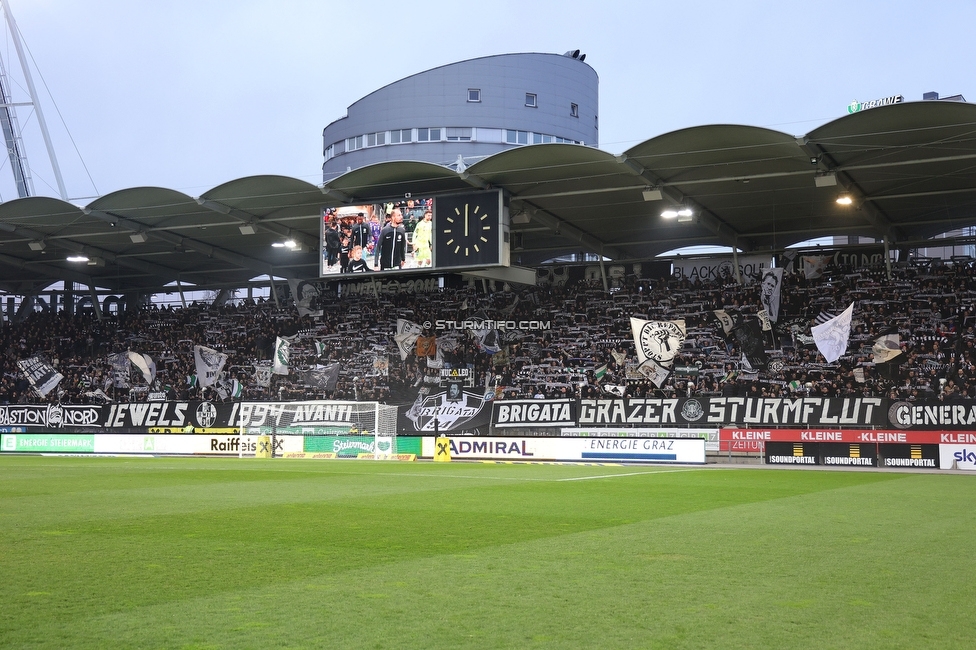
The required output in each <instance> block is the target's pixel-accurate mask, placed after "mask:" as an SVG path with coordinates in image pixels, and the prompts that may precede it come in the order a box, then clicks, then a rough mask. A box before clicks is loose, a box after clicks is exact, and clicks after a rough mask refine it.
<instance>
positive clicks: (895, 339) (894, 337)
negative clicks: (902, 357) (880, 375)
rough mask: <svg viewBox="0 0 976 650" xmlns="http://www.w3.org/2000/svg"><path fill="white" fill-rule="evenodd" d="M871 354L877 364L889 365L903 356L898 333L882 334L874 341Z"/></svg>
mask: <svg viewBox="0 0 976 650" xmlns="http://www.w3.org/2000/svg"><path fill="white" fill-rule="evenodd" d="M871 352H872V355H873V361H874V362H875V363H887V362H888V361H891V360H892V359H894V358H895V357H897V356H898V355H899V354H901V337H900V336H899V335H898V333H897V332H893V333H891V334H882V335H881V336H879V337H878V338H876V339H875V340H874V345H873V346H872V347H871Z"/></svg>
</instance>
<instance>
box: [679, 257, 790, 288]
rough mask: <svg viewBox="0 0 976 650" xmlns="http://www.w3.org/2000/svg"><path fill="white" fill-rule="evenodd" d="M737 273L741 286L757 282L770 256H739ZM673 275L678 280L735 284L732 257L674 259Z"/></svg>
mask: <svg viewBox="0 0 976 650" xmlns="http://www.w3.org/2000/svg"><path fill="white" fill-rule="evenodd" d="M738 260H739V272H740V273H741V274H742V282H743V284H753V283H754V282H757V281H758V278H759V277H760V276H761V274H762V273H763V271H765V270H766V269H767V268H769V265H770V262H772V256H771V255H739V257H738ZM672 264H673V268H674V271H673V274H674V277H675V278H676V279H678V280H682V279H687V280H691V281H695V280H701V281H702V282H715V281H722V282H735V280H736V277H735V276H736V273H735V260H734V259H733V258H732V257H722V256H715V257H709V258H701V259H676V260H674V261H673V262H672Z"/></svg>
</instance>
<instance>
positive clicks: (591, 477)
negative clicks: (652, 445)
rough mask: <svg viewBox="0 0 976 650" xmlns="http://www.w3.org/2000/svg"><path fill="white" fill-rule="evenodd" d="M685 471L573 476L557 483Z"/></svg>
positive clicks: (672, 472) (684, 470) (560, 479)
mask: <svg viewBox="0 0 976 650" xmlns="http://www.w3.org/2000/svg"><path fill="white" fill-rule="evenodd" d="M689 471H691V470H687V469H661V470H657V471H654V472H628V473H626V474H601V475H599V476H575V477H573V478H558V479H556V480H557V481H589V480H590V479H594V478H617V477H618V476H640V475H642V474H674V473H676V472H689Z"/></svg>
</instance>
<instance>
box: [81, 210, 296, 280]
mask: <svg viewBox="0 0 976 650" xmlns="http://www.w3.org/2000/svg"><path fill="white" fill-rule="evenodd" d="M85 214H90V215H91V216H93V217H97V218H98V219H102V220H103V221H108V222H114V223H115V224H116V225H118V226H121V227H123V228H125V229H127V230H131V231H133V232H142V233H146V234H147V235H149V236H150V237H154V238H156V239H160V240H162V241H164V242H166V243H168V244H172V245H173V246H182V247H183V248H188V249H190V250H193V251H196V252H197V253H201V254H203V255H206V256H207V257H213V258H216V259H219V260H221V261H223V262H227V263H229V264H233V265H234V266H237V267H238V268H242V269H250V270H252V271H256V272H257V274H258V275H261V274H267V275H271V274H273V273H277V274H278V275H280V276H282V277H285V278H291V277H294V276H293V275H291V274H289V273H287V272H284V271H282V270H278V271H275V269H274V267H273V266H272V265H271V264H268V263H267V262H262V261H261V260H256V259H253V258H250V257H245V256H244V255H239V254H237V253H232V252H230V251H228V250H225V249H223V248H218V247H216V246H211V245H210V244H206V243H204V242H202V241H199V240H196V239H191V238H189V237H183V236H182V235H177V234H174V233H171V232H169V231H168V230H161V229H160V230H156V229H152V228H146V227H145V226H143V225H142V224H140V223H139V222H137V221H132V220H131V219H126V218H125V217H120V216H118V215H114V214H111V213H109V212H103V211H102V210H89V209H87V208H86V209H85ZM120 259H125V258H120ZM168 273H169V276H167V277H168V279H170V280H173V279H175V278H176V276H177V272H176V271H173V270H169V271H168Z"/></svg>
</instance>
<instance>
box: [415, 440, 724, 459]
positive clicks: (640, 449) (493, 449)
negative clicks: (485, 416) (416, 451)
mask: <svg viewBox="0 0 976 650" xmlns="http://www.w3.org/2000/svg"><path fill="white" fill-rule="evenodd" d="M434 444H435V438H431V437H425V438H424V441H423V455H424V456H427V457H433V455H434V453H435V448H434ZM450 444H451V446H450V451H451V459H452V460H454V459H480V460H523V461H591V462H611V463H681V464H688V463H692V464H699V463H704V462H705V441H704V440H703V439H701V438H682V439H675V438H533V437H528V438H511V437H504V438H502V437H477V436H472V437H452V438H450Z"/></svg>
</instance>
